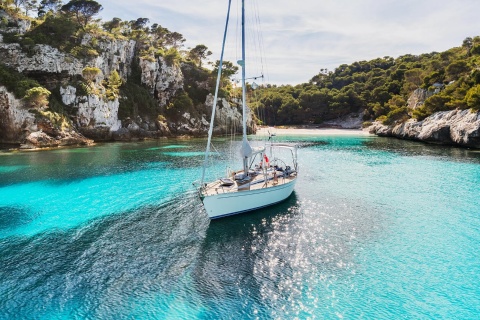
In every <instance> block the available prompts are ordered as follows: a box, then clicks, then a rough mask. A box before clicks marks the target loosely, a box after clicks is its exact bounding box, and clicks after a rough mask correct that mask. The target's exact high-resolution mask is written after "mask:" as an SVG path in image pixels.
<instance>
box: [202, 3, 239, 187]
mask: <svg viewBox="0 0 480 320" xmlns="http://www.w3.org/2000/svg"><path fill="white" fill-rule="evenodd" d="M231 4H232V0H228V10H227V21H226V22H225V31H224V33H223V42H222V53H221V54H220V62H219V64H218V73H217V83H216V86H215V95H214V98H213V106H212V118H211V119H210V128H209V129H208V142H207V149H206V150H205V159H204V161H203V169H202V180H201V183H200V187H203V182H204V181H205V170H206V168H207V164H208V154H209V153H210V145H211V143H212V134H213V123H214V121H215V110H216V107H217V100H218V89H219V88H220V80H221V79H220V78H221V77H222V67H223V54H224V52H225V42H226V40H227V31H228V21H229V20H230V7H231Z"/></svg>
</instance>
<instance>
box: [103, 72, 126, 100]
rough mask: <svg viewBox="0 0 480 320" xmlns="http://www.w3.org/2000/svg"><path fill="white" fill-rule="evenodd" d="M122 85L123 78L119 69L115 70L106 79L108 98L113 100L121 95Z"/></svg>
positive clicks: (105, 85)
mask: <svg viewBox="0 0 480 320" xmlns="http://www.w3.org/2000/svg"><path fill="white" fill-rule="evenodd" d="M121 85H122V78H120V75H119V74H118V72H117V70H113V71H112V73H110V75H109V76H108V79H107V80H106V81H104V87H105V89H106V90H105V94H106V96H107V99H108V100H111V101H113V100H115V99H117V98H118V97H119V94H120V86H121Z"/></svg>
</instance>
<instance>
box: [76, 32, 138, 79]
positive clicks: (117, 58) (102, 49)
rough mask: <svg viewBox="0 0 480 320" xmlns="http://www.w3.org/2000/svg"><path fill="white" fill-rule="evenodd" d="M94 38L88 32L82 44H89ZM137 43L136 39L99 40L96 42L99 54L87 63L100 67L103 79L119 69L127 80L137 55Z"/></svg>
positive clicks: (120, 73)
mask: <svg viewBox="0 0 480 320" xmlns="http://www.w3.org/2000/svg"><path fill="white" fill-rule="evenodd" d="M92 38H93V37H92V35H90V34H86V35H85V36H84V37H83V39H82V45H87V44H88V43H89V42H90V41H92ZM135 45H136V42H135V41H134V40H109V39H104V40H99V41H97V44H96V47H97V48H98V50H97V51H98V52H99V56H98V57H96V58H92V59H90V60H89V61H88V62H87V63H85V64H86V65H89V66H94V67H97V68H99V69H100V70H101V71H102V73H101V80H103V78H106V77H108V76H109V75H110V73H111V72H112V71H113V70H117V71H118V73H119V75H120V76H121V77H122V78H123V79H124V80H126V79H127V78H128V76H129V75H130V71H131V64H132V61H133V58H134V57H135Z"/></svg>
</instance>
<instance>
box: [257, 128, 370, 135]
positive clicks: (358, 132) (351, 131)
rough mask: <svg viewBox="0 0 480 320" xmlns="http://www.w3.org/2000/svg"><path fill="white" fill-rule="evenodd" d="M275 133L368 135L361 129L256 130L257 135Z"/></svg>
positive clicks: (366, 131)
mask: <svg viewBox="0 0 480 320" xmlns="http://www.w3.org/2000/svg"><path fill="white" fill-rule="evenodd" d="M269 132H270V133H275V134H276V135H277V136H283V135H309V136H335V135H337V136H340V135H343V136H352V135H354V136H369V135H372V134H371V133H368V130H361V129H332V128H308V129H306V128H274V127H268V128H267V127H264V128H259V129H258V130H257V136H268V135H269Z"/></svg>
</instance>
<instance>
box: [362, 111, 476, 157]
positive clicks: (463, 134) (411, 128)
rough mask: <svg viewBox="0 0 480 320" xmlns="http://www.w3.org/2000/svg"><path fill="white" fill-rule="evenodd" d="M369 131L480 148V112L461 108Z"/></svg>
mask: <svg viewBox="0 0 480 320" xmlns="http://www.w3.org/2000/svg"><path fill="white" fill-rule="evenodd" d="M369 132H370V133H373V134H376V135H378V136H381V137H395V138H400V139H407V140H415V141H422V142H427V143H436V144H443V145H452V146H459V147H468V148H480V112H472V111H471V110H460V109H456V110H450V111H442V112H437V113H435V114H433V115H431V116H429V117H427V118H425V119H424V120H423V121H417V120H415V119H410V120H407V121H406V122H402V123H397V124H394V125H390V126H387V125H383V124H381V123H379V122H375V123H374V124H373V125H372V126H370V127H369Z"/></svg>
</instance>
